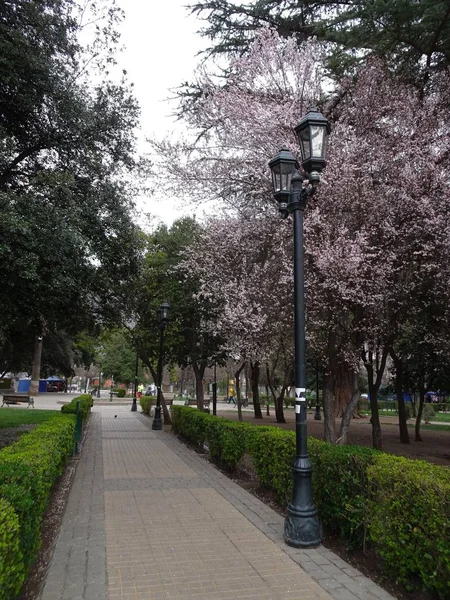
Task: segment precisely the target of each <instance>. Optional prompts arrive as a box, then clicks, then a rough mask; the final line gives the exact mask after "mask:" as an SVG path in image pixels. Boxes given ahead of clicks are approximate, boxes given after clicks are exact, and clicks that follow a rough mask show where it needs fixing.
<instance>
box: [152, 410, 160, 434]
mask: <svg viewBox="0 0 450 600" xmlns="http://www.w3.org/2000/svg"><path fill="white" fill-rule="evenodd" d="M152 429H162V421H161V407H160V406H155V416H154V418H153V423H152Z"/></svg>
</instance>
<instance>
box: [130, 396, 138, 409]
mask: <svg viewBox="0 0 450 600" xmlns="http://www.w3.org/2000/svg"><path fill="white" fill-rule="evenodd" d="M136 411H137V402H136V396H133V403H132V405H131V412H136Z"/></svg>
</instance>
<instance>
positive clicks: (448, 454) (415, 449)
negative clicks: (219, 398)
mask: <svg viewBox="0 0 450 600" xmlns="http://www.w3.org/2000/svg"><path fill="white" fill-rule="evenodd" d="M274 412H275V411H274V410H273V409H272V408H271V410H270V416H269V417H267V416H265V409H264V418H263V419H255V418H254V417H253V413H251V412H247V411H244V412H243V420H244V421H245V422H246V423H253V424H254V425H276V426H278V427H282V428H283V429H290V430H292V431H293V430H294V429H295V414H294V412H293V411H292V410H286V411H285V413H284V414H285V418H286V421H287V423H286V424H280V423H277V422H276V420H275V414H274ZM217 414H218V415H220V416H222V417H225V418H227V419H234V420H237V409H236V410H235V411H230V410H226V411H221V410H220V404H218V406H217ZM322 418H323V416H322ZM380 421H381V433H382V444H383V450H384V452H388V453H390V454H397V455H398V456H406V457H407V458H414V459H420V460H427V461H429V462H432V463H434V464H437V465H444V466H447V467H450V425H449V426H448V431H435V430H432V429H427V427H426V425H422V427H421V434H422V439H423V442H416V441H415V439H414V437H415V435H414V429H413V428H410V429H409V435H410V440H411V443H410V444H402V443H400V436H399V430H398V420H397V418H396V417H380ZM410 422H412V421H410ZM339 425H340V423H339V422H338V421H336V433H338V431H339ZM308 435H311V436H313V437H315V438H319V439H323V420H322V421H314V411H312V412H308ZM348 443H349V444H357V445H358V446H368V447H372V426H371V424H370V418H369V417H361V418H359V419H353V420H352V422H351V424H350V429H349V434H348Z"/></svg>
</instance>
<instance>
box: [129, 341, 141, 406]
mask: <svg viewBox="0 0 450 600" xmlns="http://www.w3.org/2000/svg"><path fill="white" fill-rule="evenodd" d="M138 369H139V352H138V351H137V350H136V365H135V368H134V388H133V402H132V404H131V412H136V411H137V388H138Z"/></svg>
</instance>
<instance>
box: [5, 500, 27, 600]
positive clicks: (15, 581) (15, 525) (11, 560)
mask: <svg viewBox="0 0 450 600" xmlns="http://www.w3.org/2000/svg"><path fill="white" fill-rule="evenodd" d="M24 578H25V574H24V568H23V562H22V553H21V551H20V547H19V521H18V519H17V515H16V513H15V512H14V509H13V508H12V506H11V505H10V504H9V503H8V502H7V501H6V500H4V499H3V498H0V600H11V598H14V597H15V596H16V595H17V594H18V593H19V591H20V588H21V587H22V583H23V581H24Z"/></svg>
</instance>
